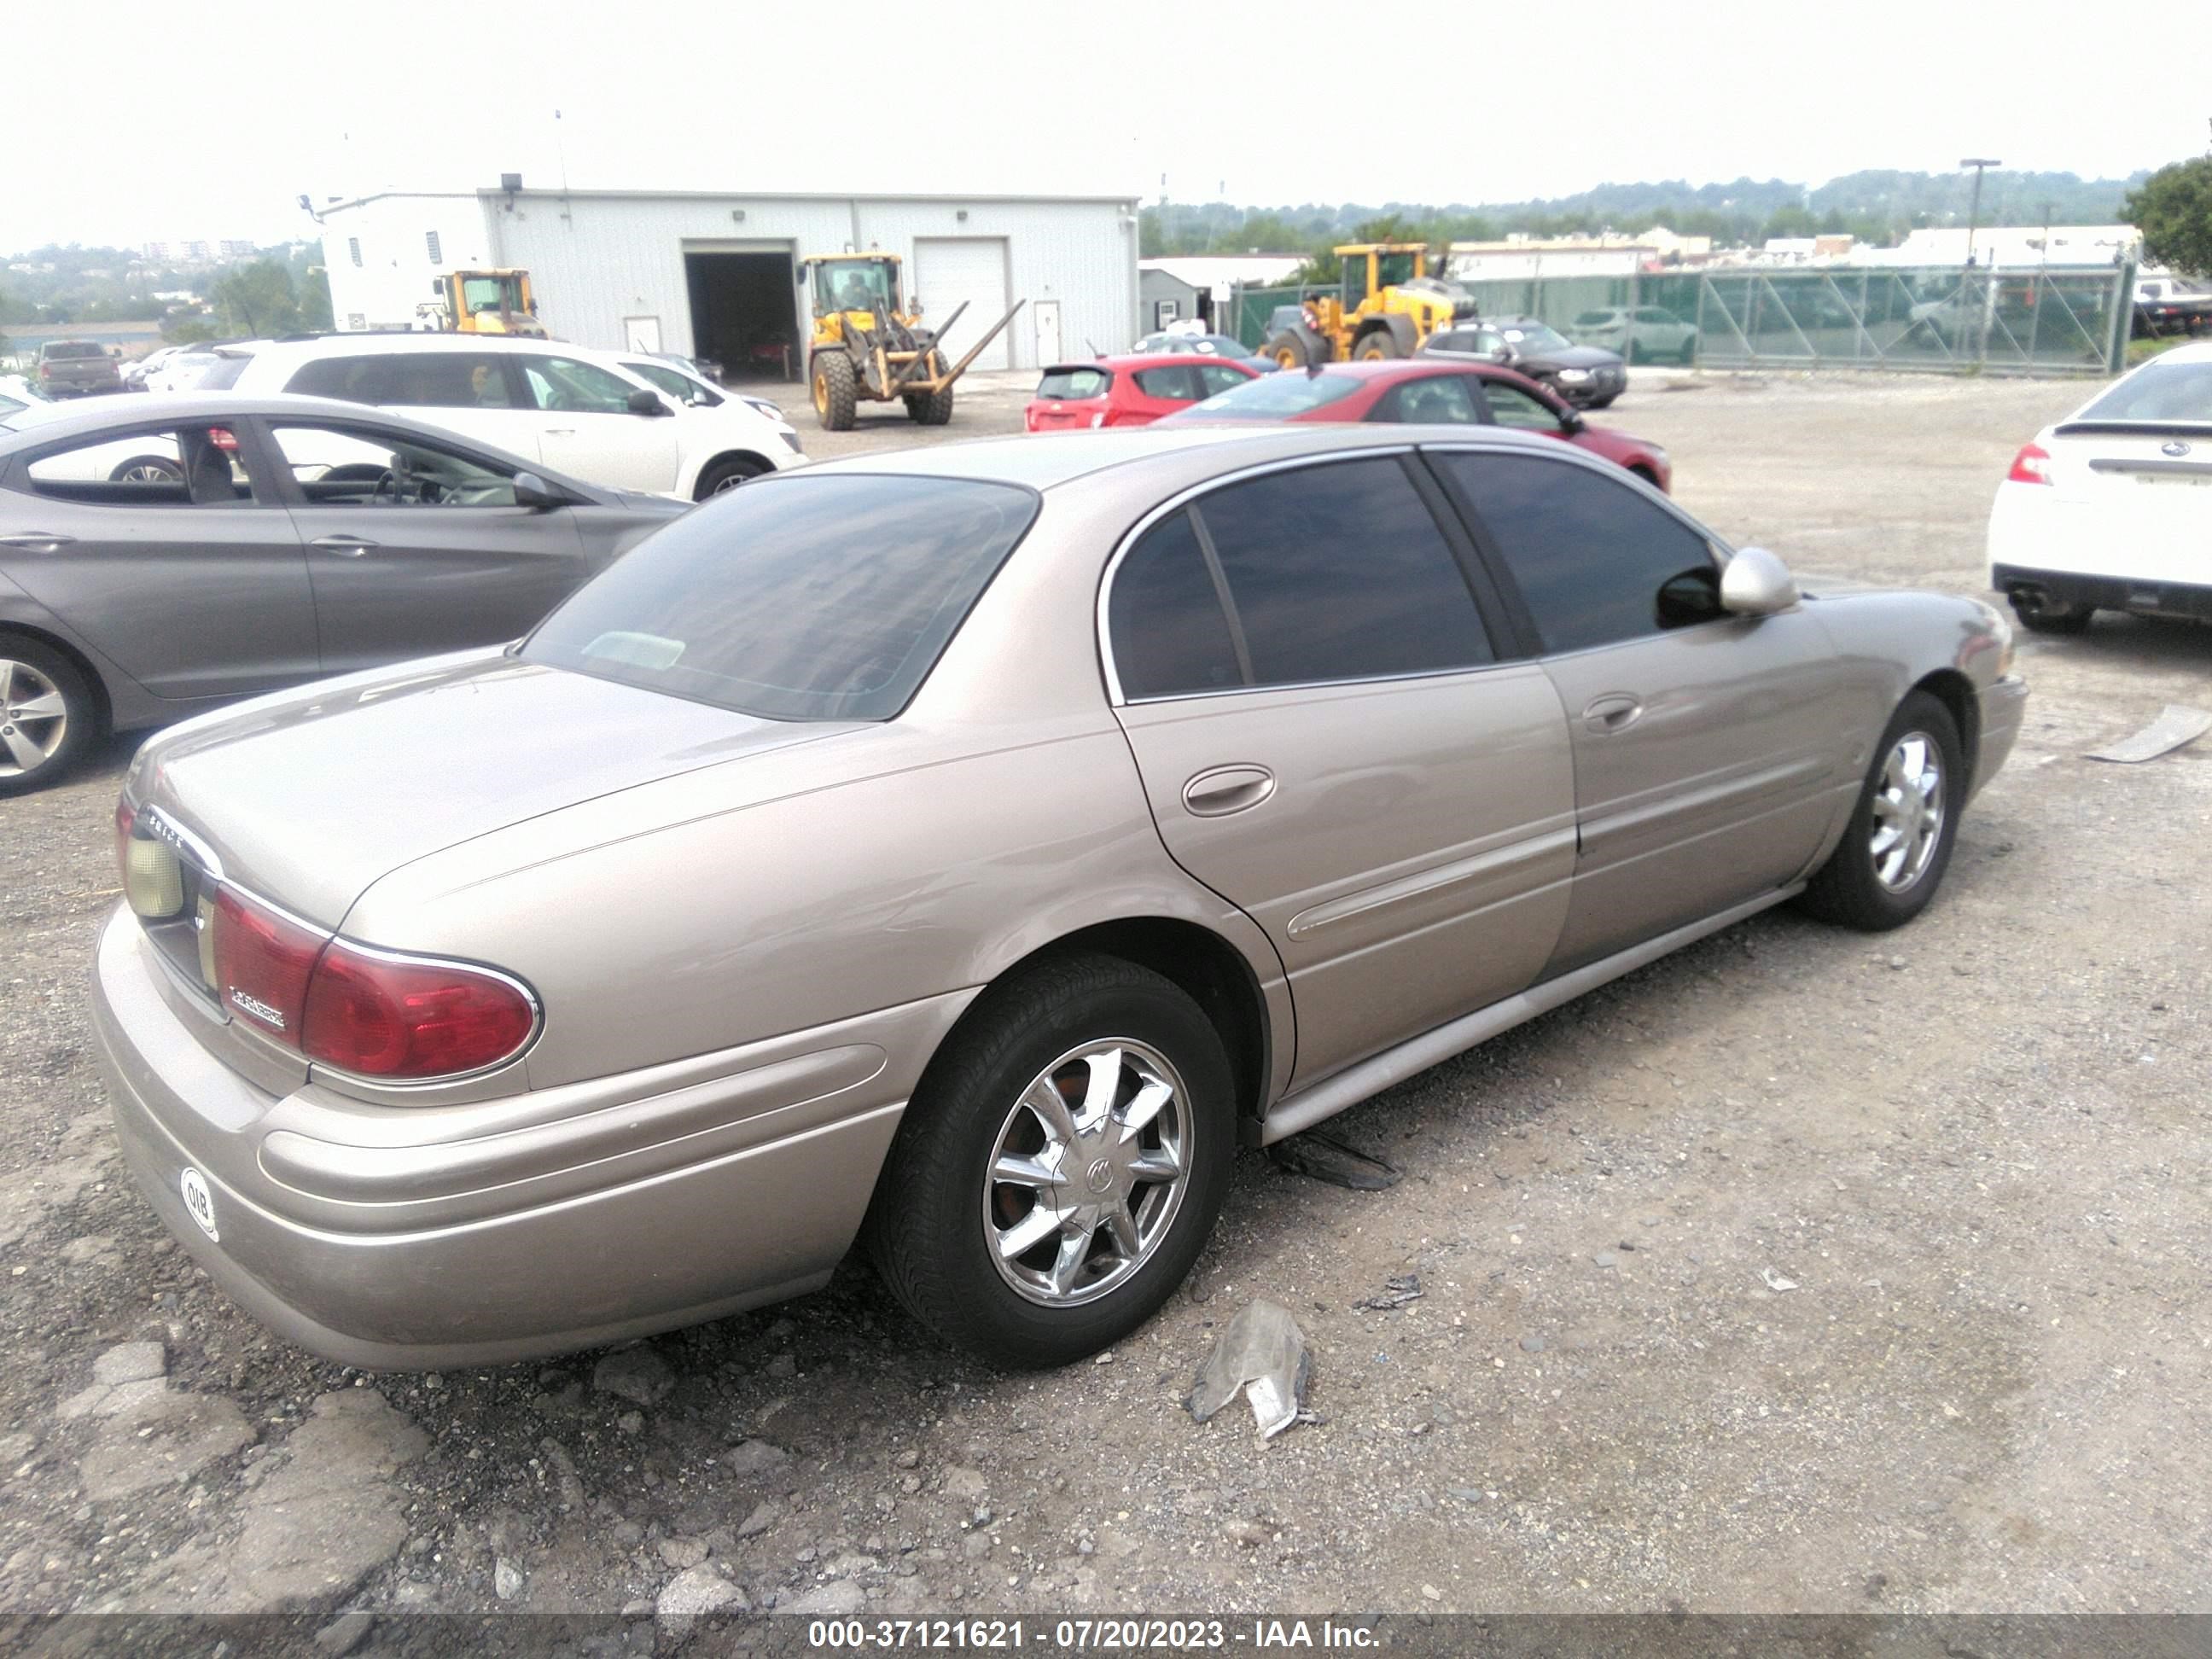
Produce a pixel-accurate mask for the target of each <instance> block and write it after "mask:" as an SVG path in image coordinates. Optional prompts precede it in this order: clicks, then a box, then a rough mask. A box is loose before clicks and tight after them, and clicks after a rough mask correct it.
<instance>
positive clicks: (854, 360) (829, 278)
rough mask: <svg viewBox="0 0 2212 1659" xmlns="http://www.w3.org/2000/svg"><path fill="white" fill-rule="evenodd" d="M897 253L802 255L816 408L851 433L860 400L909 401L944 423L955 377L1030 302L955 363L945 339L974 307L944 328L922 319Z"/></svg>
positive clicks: (832, 426)
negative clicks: (811, 318)
mask: <svg viewBox="0 0 2212 1659" xmlns="http://www.w3.org/2000/svg"><path fill="white" fill-rule="evenodd" d="M899 278H900V265H899V258H898V256H897V255H896V254H895V253H880V252H874V251H870V252H866V253H823V254H816V255H813V256H811V258H805V259H802V260H800V261H799V282H800V283H801V284H802V285H806V286H810V287H811V289H812V298H813V306H814V336H813V338H812V340H811V342H810V343H809V344H808V347H807V364H806V378H807V383H808V386H810V388H811V391H812V392H813V395H814V413H815V415H816V416H817V417H818V418H819V419H820V420H821V422H822V425H823V429H824V430H826V431H829V432H849V431H851V430H852V429H853V417H854V411H855V410H856V409H857V408H858V407H859V405H860V404H862V403H864V402H866V403H888V402H890V400H891V399H892V398H897V399H898V400H899V401H900V402H902V403H903V404H905V405H906V412H907V415H908V418H910V419H912V420H914V421H916V422H920V423H921V425H923V426H943V425H944V424H945V422H948V421H950V420H951V418H952V383H953V382H954V381H955V380H958V379H959V378H960V376H961V375H962V374H963V373H965V372H966V370H967V368H968V365H969V364H970V363H972V362H975V357H976V355H977V354H978V353H979V352H981V350H982V349H983V348H984V347H985V346H987V345H988V344H990V343H991V342H992V341H993V340H994V339H996V338H997V337H998V335H999V331H1000V329H1002V328H1004V327H1006V325H1007V324H1008V323H1011V322H1012V321H1013V320H1014V312H1016V311H1019V310H1020V309H1021V308H1022V304H1023V302H1022V301H1019V300H1017V301H1014V305H1013V310H1012V311H1009V312H1007V313H1006V315H1005V316H1003V317H1001V318H1000V319H999V320H998V322H997V324H996V325H994V327H993V328H992V329H991V331H990V332H989V333H987V334H986V335H985V336H984V337H982V338H981V339H980V340H978V341H976V342H975V344H974V345H972V346H970V347H969V348H968V355H967V356H964V357H963V358H962V359H961V360H960V361H959V362H957V363H954V364H952V365H951V367H950V368H947V367H946V365H945V354H944V352H943V351H942V350H941V349H939V344H938V342H939V341H940V340H941V339H943V338H944V337H945V335H946V334H947V333H948V332H950V331H951V327H952V325H953V324H955V323H957V322H958V321H959V320H960V313H962V312H963V311H965V310H967V309H968V307H967V306H966V305H965V304H964V303H963V304H962V305H961V306H960V307H957V309H956V310H955V311H954V312H953V313H952V314H951V316H950V317H947V318H946V319H945V326H944V327H943V328H940V329H935V330H931V329H927V328H924V327H922V326H921V307H920V306H919V305H915V306H911V307H910V306H908V304H907V302H906V296H905V292H904V289H902V286H901V284H900V280H899Z"/></svg>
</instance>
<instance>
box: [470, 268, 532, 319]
mask: <svg viewBox="0 0 2212 1659" xmlns="http://www.w3.org/2000/svg"><path fill="white" fill-rule="evenodd" d="M461 304H462V305H463V306H465V307H466V308H467V310H468V313H469V315H470V316H471V317H474V316H476V315H477V314H478V313H483V312H486V311H499V310H501V309H505V310H507V311H520V310H521V309H522V308H523V307H522V278H521V277H520V276H464V277H463V278H461Z"/></svg>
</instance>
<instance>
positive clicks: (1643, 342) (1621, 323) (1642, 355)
mask: <svg viewBox="0 0 2212 1659" xmlns="http://www.w3.org/2000/svg"><path fill="white" fill-rule="evenodd" d="M1572 330H1573V333H1574V337H1575V338H1577V340H1580V341H1581V342H1582V343H1583V344H1584V345H1595V346H1604V347H1606V348H1607V349H1609V350H1613V351H1617V352H1619V353H1620V355H1621V356H1622V357H1623V358H1624V359H1626V361H1627V362H1632V363H1648V362H1651V361H1652V360H1653V359H1654V358H1659V357H1665V358H1671V359H1672V360H1673V361H1674V362H1678V363H1689V362H1696V361H1697V356H1698V325H1696V324H1695V323H1688V322H1685V321H1683V320H1682V319H1680V317H1677V316H1676V315H1675V314H1674V313H1673V312H1671V311H1668V310H1667V309H1666V308H1665V307H1662V306H1636V307H1624V306H1601V307H1598V308H1597V309H1596V310H1595V311H1585V312H1583V313H1581V314H1580V315H1578V316H1577V317H1576V319H1575V320H1574V323H1573V325H1572Z"/></svg>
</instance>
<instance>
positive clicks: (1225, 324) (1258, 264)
mask: <svg viewBox="0 0 2212 1659" xmlns="http://www.w3.org/2000/svg"><path fill="white" fill-rule="evenodd" d="M1304 263H1305V262H1304V260H1302V259H1299V258H1296V257H1295V256H1285V255H1282V254H1267V253H1254V254H1242V253H1238V254H1192V255H1189V256H1187V257H1177V258H1167V259H1139V260H1138V261H1137V304H1138V314H1137V324H1138V327H1139V331H1142V332H1144V333H1146V334H1153V333H1157V332H1158V331H1160V330H1161V329H1164V328H1165V327H1166V326H1167V325H1169V324H1170V323H1175V322H1182V321H1185V320H1187V319H1189V318H1193V317H1195V318H1197V319H1199V320H1200V321H1201V322H1203V323H1205V324H1206V326H1207V327H1209V328H1213V329H1215V330H1216V331H1218V332H1220V333H1223V334H1233V333H1235V332H1236V326H1235V319H1233V318H1231V317H1230V316H1229V315H1228V313H1227V310H1226V307H1227V306H1228V304H1229V301H1230V298H1231V295H1233V294H1234V293H1235V291H1236V290H1237V289H1240V288H1273V287H1276V286H1277V285H1278V284H1279V283H1283V282H1285V281H1287V280H1288V279H1289V277H1290V275H1291V272H1292V271H1294V270H1297V268H1298V267H1299V266H1300V265H1301V264H1304Z"/></svg>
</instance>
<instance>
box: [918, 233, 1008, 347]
mask: <svg viewBox="0 0 2212 1659" xmlns="http://www.w3.org/2000/svg"><path fill="white" fill-rule="evenodd" d="M908 291H909V292H911V293H912V294H913V295H915V298H917V299H919V300H920V301H921V303H922V307H923V311H922V321H923V322H925V323H927V324H928V325H930V326H931V327H933V328H942V327H943V326H944V325H945V319H947V318H948V317H950V316H951V315H952V313H953V312H954V311H955V310H957V308H958V307H959V306H960V303H961V301H963V300H964V301H967V304H968V309H967V310H966V311H964V312H962V313H961V314H960V320H959V321H958V322H957V323H955V324H953V325H952V334H951V338H950V339H948V340H947V341H946V342H945V353H946V355H947V356H950V357H951V358H952V360H953V361H954V362H958V361H959V360H960V359H961V358H962V357H964V356H967V355H968V348H969V346H971V345H973V344H975V342H976V341H977V340H979V339H981V338H982V337H983V331H984V330H985V329H987V328H988V327H990V326H991V325H992V324H994V323H995V322H997V321H998V320H999V319H1000V318H1001V317H1003V316H1005V315H1006V307H1008V306H1009V305H1011V304H1012V303H1013V301H1011V300H1009V299H1008V298H1007V297H1006V238H1005V237H1003V236H920V237H916V238H915V244H914V281H913V282H912V283H911V284H910V285H909V290H908ZM1012 334H1013V331H1012V330H1011V329H1009V330H1007V331H1006V332H1005V333H1002V334H1000V336H999V337H998V338H997V339H995V340H994V341H992V342H991V343H990V345H989V346H988V347H987V349H985V351H984V353H983V355H982V356H980V357H978V358H977V359H976V360H975V362H973V363H972V364H970V365H969V367H970V368H1011V367H1012V359H1011V358H1010V357H1009V356H1007V351H1008V349H1009V348H1008V343H1009V341H1010V340H1011V339H1012Z"/></svg>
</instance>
